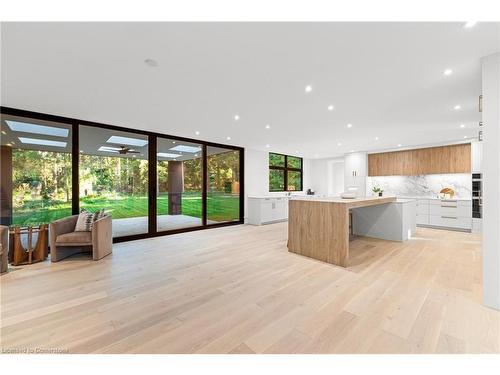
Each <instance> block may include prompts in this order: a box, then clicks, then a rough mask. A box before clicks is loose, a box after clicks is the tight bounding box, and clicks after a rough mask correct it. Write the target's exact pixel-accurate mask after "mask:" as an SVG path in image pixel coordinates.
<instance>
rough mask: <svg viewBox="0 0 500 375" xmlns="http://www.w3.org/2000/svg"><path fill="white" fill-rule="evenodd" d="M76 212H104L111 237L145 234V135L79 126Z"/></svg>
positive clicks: (146, 201) (146, 209)
mask: <svg viewBox="0 0 500 375" xmlns="http://www.w3.org/2000/svg"><path fill="white" fill-rule="evenodd" d="M79 146H80V164H79V169H80V173H79V177H80V178H79V184H80V186H79V191H80V209H85V210H87V211H91V212H95V211H98V210H101V209H104V210H105V211H106V212H108V213H109V214H111V216H112V217H113V237H123V236H130V235H135V234H142V233H147V232H148V136H146V135H142V134H134V133H127V132H123V131H117V130H110V129H101V128H96V127H93V126H92V127H91V126H80V141H79Z"/></svg>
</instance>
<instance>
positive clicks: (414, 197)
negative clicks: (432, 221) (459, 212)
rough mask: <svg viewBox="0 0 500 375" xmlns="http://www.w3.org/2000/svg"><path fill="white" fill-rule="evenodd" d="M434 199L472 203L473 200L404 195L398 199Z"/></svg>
mask: <svg viewBox="0 0 500 375" xmlns="http://www.w3.org/2000/svg"><path fill="white" fill-rule="evenodd" d="M399 198H401V199H432V200H445V201H471V200H472V198H456V197H455V198H439V197H436V196H429V197H422V196H411V195H402V196H398V199H399Z"/></svg>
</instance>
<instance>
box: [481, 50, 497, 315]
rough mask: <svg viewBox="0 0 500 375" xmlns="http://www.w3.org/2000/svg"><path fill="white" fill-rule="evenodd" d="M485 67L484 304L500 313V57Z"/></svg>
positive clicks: (485, 62)
mask: <svg viewBox="0 0 500 375" xmlns="http://www.w3.org/2000/svg"><path fill="white" fill-rule="evenodd" d="M481 63H482V94H483V113H482V120H483V139H484V141H483V166H482V167H483V302H484V304H485V305H486V306H489V307H493V308H495V309H499V310H500V230H499V227H500V194H499V192H500V153H499V151H498V150H499V149H500V129H499V127H500V104H499V103H500V53H496V54H494V55H490V56H486V57H484V58H483V59H482V60H481Z"/></svg>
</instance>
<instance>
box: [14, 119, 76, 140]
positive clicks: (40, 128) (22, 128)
mask: <svg viewBox="0 0 500 375" xmlns="http://www.w3.org/2000/svg"><path fill="white" fill-rule="evenodd" d="M5 122H6V123H7V125H8V126H9V128H10V130H12V131H15V132H23V133H33V134H43V135H51V136H54V137H67V136H68V134H69V130H68V129H64V128H56V127H54V126H44V125H36V124H30V123H27V122H19V121H11V120H5Z"/></svg>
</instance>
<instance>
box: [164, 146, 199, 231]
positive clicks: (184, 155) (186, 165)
mask: <svg viewBox="0 0 500 375" xmlns="http://www.w3.org/2000/svg"><path fill="white" fill-rule="evenodd" d="M202 149H203V147H202V145H201V144H198V143H192V142H184V141H178V140H174V139H167V138H158V141H157V154H156V157H157V166H156V173H157V201H156V202H157V203H156V215H157V219H156V229H157V231H158V232H161V231H168V230H175V229H183V228H189V227H197V226H201V225H202V224H203V217H202V215H203V213H202V210H203V202H202V196H203V194H202V190H203V186H202V181H203V158H202V156H203V155H202Z"/></svg>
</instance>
